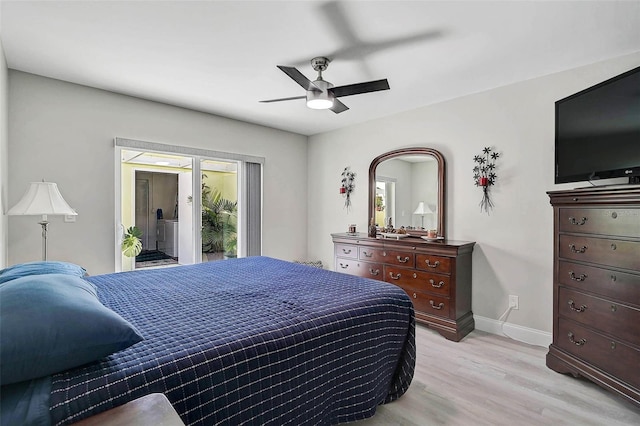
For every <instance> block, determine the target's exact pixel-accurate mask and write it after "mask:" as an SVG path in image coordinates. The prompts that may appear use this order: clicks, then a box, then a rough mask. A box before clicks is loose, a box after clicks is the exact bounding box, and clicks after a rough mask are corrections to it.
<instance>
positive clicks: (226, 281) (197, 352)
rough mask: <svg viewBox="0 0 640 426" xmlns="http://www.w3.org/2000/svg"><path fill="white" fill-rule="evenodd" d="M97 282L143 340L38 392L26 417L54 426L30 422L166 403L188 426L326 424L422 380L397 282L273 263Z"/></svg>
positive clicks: (218, 265) (144, 273) (409, 310)
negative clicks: (135, 403) (157, 398)
mask: <svg viewBox="0 0 640 426" xmlns="http://www.w3.org/2000/svg"><path fill="white" fill-rule="evenodd" d="M87 280H88V281H90V282H92V283H93V284H95V285H96V287H97V288H98V296H99V298H100V300H101V301H102V303H103V304H104V305H105V306H107V307H109V308H111V309H113V310H114V311H116V312H117V313H119V314H120V315H121V316H122V317H124V318H125V319H127V320H128V321H130V322H131V323H132V324H133V325H134V326H135V327H136V328H137V329H138V330H139V331H140V333H141V334H142V335H143V336H144V340H143V341H142V342H139V343H137V344H135V345H133V346H131V347H129V348H127V349H125V350H123V351H121V352H117V353H115V354H112V355H110V356H108V357H106V358H104V359H102V360H100V361H98V362H94V363H91V364H87V365H85V366H82V367H79V368H75V369H72V370H68V371H64V372H62V373H59V374H56V375H53V376H50V377H48V378H43V379H40V380H38V381H33V383H31V384H30V385H29V386H30V387H31V388H34V387H36V388H37V387H38V386H39V387H44V388H46V392H45V393H46V395H43V396H42V395H41V397H43V398H45V399H46V400H47V402H46V403H43V402H42V401H39V403H35V402H34V401H31V402H30V403H29V404H28V405H25V404H22V406H23V407H42V406H43V405H44V406H48V407H49V412H48V415H49V418H48V419H43V418H42V416H39V417H37V416H36V418H33V419H30V420H29V422H31V423H32V424H54V425H62V424H70V423H73V422H76V421H78V420H80V419H83V418H86V417H89V416H91V415H94V414H97V413H99V412H102V411H105V410H108V409H111V408H114V407H116V406H119V405H122V404H124V403H126V402H128V401H131V400H133V399H136V398H139V397H141V396H144V395H147V394H149V393H154V392H160V393H163V394H165V395H166V396H167V398H168V399H169V400H170V401H171V403H172V405H173V406H174V408H175V409H176V411H177V412H178V413H179V414H180V416H181V418H182V419H183V421H184V422H185V424H189V425H212V424H228V425H241V424H261V425H266V424H273V425H287V424H289V425H300V424H322V425H329V424H337V423H342V422H348V421H354V420H359V419H363V418H367V417H370V416H372V415H373V414H374V413H375V410H376V407H377V406H378V405H379V404H382V403H388V402H391V401H393V400H395V399H397V398H399V397H400V396H401V395H402V394H403V393H404V392H405V391H406V390H407V389H408V387H409V385H410V383H411V379H412V377H413V372H414V367H415V341H414V340H415V337H414V336H415V335H414V316H413V307H412V304H411V300H410V299H409V298H408V296H407V295H406V294H405V293H404V292H403V291H402V290H401V289H400V288H398V287H396V286H394V285H392V284H388V283H384V282H380V281H374V280H369V279H364V278H358V277H354V276H350V275H345V274H339V273H336V272H332V271H327V270H322V269H318V268H313V267H309V266H305V265H299V264H294V263H290V262H284V261H281V260H276V259H272V258H268V257H251V258H244V259H230V260H227V261H222V262H207V263H202V264H197V265H189V266H180V267H174V268H163V269H153V270H139V271H132V272H124V273H115V274H107V275H100V276H93V277H88V278H87ZM42 383H45V384H46V385H44V386H43V385H42ZM47 383H50V386H49V385H48V384H47ZM22 385H23V386H24V384H22ZM4 392H5V389H4V388H3V394H4ZM32 393H33V394H35V393H37V392H32ZM3 399H4V395H3ZM38 404H40V405H38ZM32 411H33V412H34V413H35V412H36V411H42V410H35V409H34V410H32Z"/></svg>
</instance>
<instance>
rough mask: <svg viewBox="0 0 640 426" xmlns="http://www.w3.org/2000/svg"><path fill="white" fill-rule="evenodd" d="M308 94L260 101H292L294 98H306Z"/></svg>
mask: <svg viewBox="0 0 640 426" xmlns="http://www.w3.org/2000/svg"><path fill="white" fill-rule="evenodd" d="M306 97H307V96H306V95H304V96H293V97H291V98H280V99H267V100H266V101H260V102H263V103H269V102H280V101H292V100H294V99H306Z"/></svg>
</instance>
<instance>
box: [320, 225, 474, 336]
mask: <svg viewBox="0 0 640 426" xmlns="http://www.w3.org/2000/svg"><path fill="white" fill-rule="evenodd" d="M332 237H333V243H334V253H335V270H336V271H337V272H343V273H346V274H351V275H358V276H361V277H366V278H373V279H376V280H381V281H386V282H389V283H392V284H395V285H397V286H399V287H401V288H402V289H403V290H404V291H405V292H406V293H407V294H408V295H409V297H410V298H411V300H412V301H413V306H414V310H415V315H416V321H417V322H420V323H422V324H425V325H427V326H428V327H430V328H433V329H434V330H436V331H438V332H439V333H440V334H442V335H443V336H444V337H446V338H447V339H449V340H453V341H456V342H457V341H460V339H462V338H463V337H464V336H465V335H467V334H468V333H469V332H470V331H471V330H473V328H474V326H475V323H474V320H473V313H472V312H471V255H472V252H473V246H474V244H475V243H473V242H466V241H450V240H449V241H442V242H440V241H439V242H427V241H424V240H422V239H420V238H414V237H408V238H404V239H400V240H395V239H378V238H369V237H367V236H366V235H365V234H356V235H350V234H332Z"/></svg>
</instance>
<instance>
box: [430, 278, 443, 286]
mask: <svg viewBox="0 0 640 426" xmlns="http://www.w3.org/2000/svg"><path fill="white" fill-rule="evenodd" d="M429 282H430V283H431V287H435V288H441V287H442V286H443V285H444V281H440V282H439V283H438V284H436V282H435V281H434V280H433V279H430V280H429Z"/></svg>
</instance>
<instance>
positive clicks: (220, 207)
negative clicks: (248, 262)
mask: <svg viewBox="0 0 640 426" xmlns="http://www.w3.org/2000/svg"><path fill="white" fill-rule="evenodd" d="M237 215H238V202H237V201H230V200H227V199H225V198H223V197H222V194H221V193H220V191H218V190H217V189H213V190H211V189H210V188H209V187H208V186H203V190H202V252H203V253H218V254H220V255H223V254H224V255H225V256H226V257H235V255H236V245H237V228H236V221H237Z"/></svg>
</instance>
